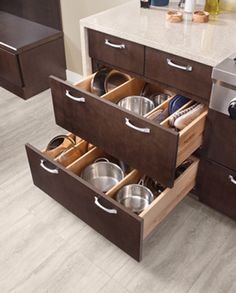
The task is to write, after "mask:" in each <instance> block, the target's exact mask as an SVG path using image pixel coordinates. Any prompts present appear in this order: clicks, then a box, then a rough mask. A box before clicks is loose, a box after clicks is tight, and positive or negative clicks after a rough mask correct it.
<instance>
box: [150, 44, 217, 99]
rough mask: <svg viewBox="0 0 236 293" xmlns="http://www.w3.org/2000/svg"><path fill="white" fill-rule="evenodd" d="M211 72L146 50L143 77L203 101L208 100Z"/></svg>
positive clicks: (176, 58)
mask: <svg viewBox="0 0 236 293" xmlns="http://www.w3.org/2000/svg"><path fill="white" fill-rule="evenodd" d="M211 72H212V68H211V67H210V66H207V65H204V64H201V63H198V62H195V61H192V60H189V59H185V58H182V57H179V56H175V55H171V54H168V53H165V52H162V51H158V50H154V49H151V48H146V56H145V76H146V77H147V78H150V79H153V80H156V81H159V82H161V83H164V84H168V85H169V86H172V87H174V88H176V89H179V90H181V91H184V92H187V93H191V94H193V95H195V96H198V97H201V99H203V100H205V101H209V99H210V93H211V85H212V81H211Z"/></svg>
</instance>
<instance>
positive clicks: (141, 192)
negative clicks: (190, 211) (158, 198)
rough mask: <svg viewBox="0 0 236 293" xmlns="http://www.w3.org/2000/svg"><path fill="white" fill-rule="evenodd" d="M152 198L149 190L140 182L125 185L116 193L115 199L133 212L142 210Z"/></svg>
mask: <svg viewBox="0 0 236 293" xmlns="http://www.w3.org/2000/svg"><path fill="white" fill-rule="evenodd" d="M142 184H143V183H142ZM153 199H154V196H153V193H152V192H151V190H150V189H148V188H147V187H146V186H143V185H141V184H129V185H125V186H123V187H122V188H121V189H120V190H119V191H118V193H117V195H116V200H117V201H118V202H119V203H121V204H123V205H124V206H125V207H127V208H128V209H130V210H131V211H133V212H134V213H140V212H142V211H143V210H144V209H145V208H146V207H147V206H148V205H149V204H150V203H151V202H152V201H153Z"/></svg>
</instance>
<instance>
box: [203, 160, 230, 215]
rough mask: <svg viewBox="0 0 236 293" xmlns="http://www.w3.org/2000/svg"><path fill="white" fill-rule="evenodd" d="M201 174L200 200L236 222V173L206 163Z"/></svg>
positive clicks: (211, 163) (212, 163) (208, 162)
mask: <svg viewBox="0 0 236 293" xmlns="http://www.w3.org/2000/svg"><path fill="white" fill-rule="evenodd" d="M200 174H201V178H200V180H199V182H200V188H199V199H200V200H201V201H202V202H203V203H205V204H207V205H209V206H211V207H212V208H214V209H216V210H218V211H220V212H222V213H224V214H226V215H227V216H229V217H231V218H233V219H235V220H236V172H235V171H232V170H230V169H228V168H225V167H223V166H220V165H218V164H216V163H214V162H210V161H206V162H203V163H201V168H200Z"/></svg>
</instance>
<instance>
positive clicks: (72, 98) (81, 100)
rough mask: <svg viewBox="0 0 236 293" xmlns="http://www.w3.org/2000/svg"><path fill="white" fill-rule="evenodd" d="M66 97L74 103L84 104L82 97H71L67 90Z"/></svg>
mask: <svg viewBox="0 0 236 293" xmlns="http://www.w3.org/2000/svg"><path fill="white" fill-rule="evenodd" d="M66 96H67V97H68V98H70V99H71V100H73V101H76V102H80V103H84V102H85V98H84V97H80V98H78V97H75V96H72V95H71V94H70V92H69V91H68V90H66Z"/></svg>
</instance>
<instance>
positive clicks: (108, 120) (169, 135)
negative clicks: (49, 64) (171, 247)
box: [50, 78, 179, 187]
mask: <svg viewBox="0 0 236 293" xmlns="http://www.w3.org/2000/svg"><path fill="white" fill-rule="evenodd" d="M50 85H51V89H52V97H53V106H54V113H55V118H56V123H57V124H58V125H60V126H61V127H63V128H65V129H67V130H68V131H70V132H72V133H75V134H77V135H78V136H80V137H82V138H83V139H85V140H87V141H89V142H91V143H92V144H94V145H96V146H99V147H100V148H102V149H103V150H105V151H106V152H107V153H109V154H111V155H113V156H114V157H117V158H119V159H121V160H123V161H125V162H126V163H127V164H129V165H130V166H131V167H134V168H136V169H139V170H140V171H141V172H143V173H145V174H147V175H149V176H151V177H154V178H157V179H158V181H159V182H160V183H161V184H162V185H164V186H169V187H171V186H173V183H174V176H175V167H176V156H177V149H178V138H179V136H178V133H176V132H174V131H171V130H168V129H164V128H162V127H160V126H159V125H156V124H154V123H153V122H151V121H148V120H147V119H144V118H143V117H139V116H137V115H135V114H132V113H130V112H128V111H125V110H123V109H121V108H120V107H119V106H117V105H116V104H113V103H111V102H109V101H106V100H105V99H101V98H97V97H95V96H92V95H88V94H87V93H85V92H83V91H79V90H78V89H77V88H74V87H72V86H70V85H68V84H67V83H65V82H63V81H60V80H59V79H56V78H51V80H50ZM66 91H69V93H70V95H73V96H75V97H77V98H81V97H83V98H84V99H85V102H76V101H74V100H73V99H70V98H68V97H67V96H66ZM127 119H128V121H129V122H130V123H132V124H133V125H135V126H137V127H139V128H141V129H149V130H150V133H143V132H140V131H137V130H135V129H133V128H130V127H129V126H127V125H126V122H127Z"/></svg>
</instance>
